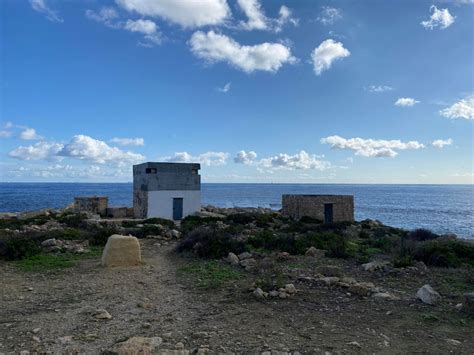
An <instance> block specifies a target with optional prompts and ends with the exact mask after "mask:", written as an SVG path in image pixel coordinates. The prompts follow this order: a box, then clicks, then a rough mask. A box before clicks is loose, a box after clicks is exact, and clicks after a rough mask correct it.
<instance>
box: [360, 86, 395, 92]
mask: <svg viewBox="0 0 474 355" xmlns="http://www.w3.org/2000/svg"><path fill="white" fill-rule="evenodd" d="M365 90H367V91H369V92H386V91H392V90H393V88H392V87H391V86H388V85H369V86H367V87H366V88H365Z"/></svg>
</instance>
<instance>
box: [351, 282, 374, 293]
mask: <svg viewBox="0 0 474 355" xmlns="http://www.w3.org/2000/svg"><path fill="white" fill-rule="evenodd" d="M374 289H375V285H374V284H373V283H372V282H359V283H355V284H352V285H350V286H349V292H350V293H354V294H356V295H359V296H368V295H369V294H370V293H371V292H373V291H374Z"/></svg>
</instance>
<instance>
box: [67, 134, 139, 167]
mask: <svg viewBox="0 0 474 355" xmlns="http://www.w3.org/2000/svg"><path fill="white" fill-rule="evenodd" d="M58 155H59V156H63V157H70V158H76V159H79V160H87V161H92V162H95V163H98V164H105V163H112V164H125V163H128V164H130V163H138V162H142V161H143V160H145V157H144V156H143V155H141V154H137V153H133V152H125V151H123V150H121V149H119V148H117V147H111V146H109V145H108V144H107V143H105V142H103V141H100V140H98V139H94V138H92V137H89V136H85V135H82V134H79V135H76V136H74V137H73V138H72V139H71V141H70V142H69V143H67V144H66V145H65V146H64V147H63V149H61V151H60V152H58Z"/></svg>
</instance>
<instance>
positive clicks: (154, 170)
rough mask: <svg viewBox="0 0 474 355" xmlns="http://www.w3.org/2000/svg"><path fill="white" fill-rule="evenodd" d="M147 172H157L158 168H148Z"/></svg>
mask: <svg viewBox="0 0 474 355" xmlns="http://www.w3.org/2000/svg"><path fill="white" fill-rule="evenodd" d="M145 172H146V173H147V174H156V168H146V170H145Z"/></svg>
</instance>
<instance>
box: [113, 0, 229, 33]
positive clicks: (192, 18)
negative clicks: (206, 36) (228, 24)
mask: <svg viewBox="0 0 474 355" xmlns="http://www.w3.org/2000/svg"><path fill="white" fill-rule="evenodd" d="M116 3H117V4H118V5H119V6H121V7H122V8H124V9H125V10H127V11H130V12H136V13H138V14H140V15H142V16H152V17H161V18H163V19H165V20H167V21H170V22H172V23H175V24H178V25H180V26H182V27H185V28H194V27H201V26H207V25H219V24H222V23H224V22H225V20H226V19H227V18H228V17H229V16H230V9H229V6H228V5H227V1H226V0H199V1H196V0H179V1H177V0H116Z"/></svg>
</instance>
